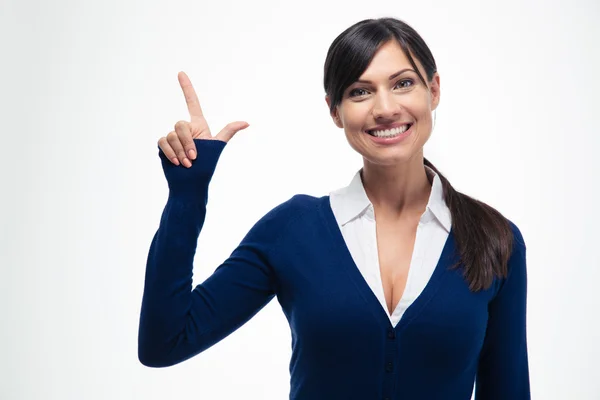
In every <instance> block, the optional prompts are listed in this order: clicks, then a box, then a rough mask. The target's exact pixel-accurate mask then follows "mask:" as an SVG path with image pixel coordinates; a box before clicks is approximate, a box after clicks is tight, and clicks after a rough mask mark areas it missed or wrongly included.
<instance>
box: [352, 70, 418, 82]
mask: <svg viewBox="0 0 600 400" xmlns="http://www.w3.org/2000/svg"><path fill="white" fill-rule="evenodd" d="M406 71H412V72H415V70H414V69H412V68H404V69H401V70H400V71H398V72H396V73H393V74H392V75H390V77H389V78H388V79H389V80H390V81H391V80H392V79H394V78H395V77H397V76H398V75H401V74H403V73H405V72H406ZM356 82H357V83H371V81H368V80H363V79H359V80H357V81H356Z"/></svg>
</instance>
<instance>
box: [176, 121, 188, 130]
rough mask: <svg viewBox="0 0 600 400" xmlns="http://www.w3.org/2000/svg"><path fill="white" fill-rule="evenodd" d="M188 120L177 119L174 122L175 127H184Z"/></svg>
mask: <svg viewBox="0 0 600 400" xmlns="http://www.w3.org/2000/svg"><path fill="white" fill-rule="evenodd" d="M187 124H188V122H187V121H183V120H182V121H177V122H176V123H175V129H182V128H185V127H186V126H187Z"/></svg>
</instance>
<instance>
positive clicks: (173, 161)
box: [171, 157, 179, 165]
mask: <svg viewBox="0 0 600 400" xmlns="http://www.w3.org/2000/svg"><path fill="white" fill-rule="evenodd" d="M171 162H172V163H173V164H175V165H179V160H178V159H177V157H173V158H171Z"/></svg>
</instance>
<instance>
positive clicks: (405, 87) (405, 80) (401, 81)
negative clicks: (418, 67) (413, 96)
mask: <svg viewBox="0 0 600 400" xmlns="http://www.w3.org/2000/svg"><path fill="white" fill-rule="evenodd" d="M401 83H409V85H405V86H401V89H408V88H409V87H411V86H413V85H414V83H415V82H414V81H413V80H412V79H402V80H399V81H398V82H397V83H396V86H398V85H399V84H401Z"/></svg>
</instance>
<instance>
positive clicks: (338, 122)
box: [325, 96, 344, 128]
mask: <svg viewBox="0 0 600 400" xmlns="http://www.w3.org/2000/svg"><path fill="white" fill-rule="evenodd" d="M325 102H326V103H327V109H328V110H330V109H331V99H330V98H329V96H325ZM329 114H330V115H331V118H332V119H333V122H334V123H335V125H336V126H337V127H338V128H343V127H344V126H343V125H342V122H341V120H340V117H339V115H338V110H337V108H336V109H334V110H333V112H331V111H330V113H329Z"/></svg>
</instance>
